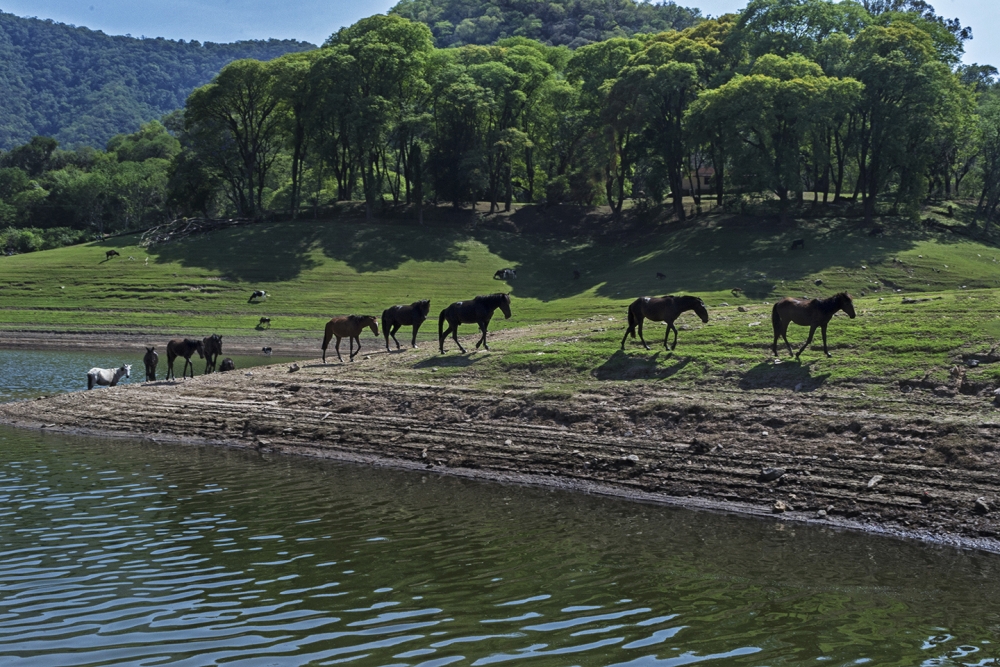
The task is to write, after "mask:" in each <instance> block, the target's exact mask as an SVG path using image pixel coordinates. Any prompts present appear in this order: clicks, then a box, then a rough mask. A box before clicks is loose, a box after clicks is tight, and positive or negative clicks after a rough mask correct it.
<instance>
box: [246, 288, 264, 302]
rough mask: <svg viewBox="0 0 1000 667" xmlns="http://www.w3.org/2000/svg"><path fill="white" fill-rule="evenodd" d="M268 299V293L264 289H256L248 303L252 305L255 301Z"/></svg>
mask: <svg viewBox="0 0 1000 667" xmlns="http://www.w3.org/2000/svg"><path fill="white" fill-rule="evenodd" d="M266 298H267V292H265V291H264V290H262V289H255V290H254V291H253V293H252V294H251V295H250V298H249V299H247V303H250V302H251V301H253V300H254V299H266Z"/></svg>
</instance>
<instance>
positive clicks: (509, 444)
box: [503, 439, 514, 447]
mask: <svg viewBox="0 0 1000 667" xmlns="http://www.w3.org/2000/svg"><path fill="white" fill-rule="evenodd" d="M503 444H505V445H507V446H508V447H510V446H511V445H513V444H514V443H513V442H511V441H510V439H507V440H504V441H503Z"/></svg>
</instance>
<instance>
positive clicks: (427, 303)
mask: <svg viewBox="0 0 1000 667" xmlns="http://www.w3.org/2000/svg"><path fill="white" fill-rule="evenodd" d="M414 309H415V310H416V311H417V312H418V313H420V315H421V317H423V318H425V319H426V318H427V314H428V313H430V312H431V300H430V299H424V300H423V301H417V303H416V304H415V308H414Z"/></svg>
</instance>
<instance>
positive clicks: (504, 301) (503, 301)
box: [500, 292, 510, 320]
mask: <svg viewBox="0 0 1000 667" xmlns="http://www.w3.org/2000/svg"><path fill="white" fill-rule="evenodd" d="M500 297H501V298H500V312H502V313H503V317H504V319H505V320H509V319H510V293H509V292H508V293H507V294H501V295H500Z"/></svg>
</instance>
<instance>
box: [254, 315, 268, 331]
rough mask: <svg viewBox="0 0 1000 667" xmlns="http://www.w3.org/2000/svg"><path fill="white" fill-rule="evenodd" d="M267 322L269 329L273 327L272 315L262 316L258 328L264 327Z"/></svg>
mask: <svg viewBox="0 0 1000 667" xmlns="http://www.w3.org/2000/svg"><path fill="white" fill-rule="evenodd" d="M265 324H266V325H267V328H268V329H270V328H271V318H270V317H262V318H260V322H258V323H257V328H258V329H263V328H264V325H265Z"/></svg>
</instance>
